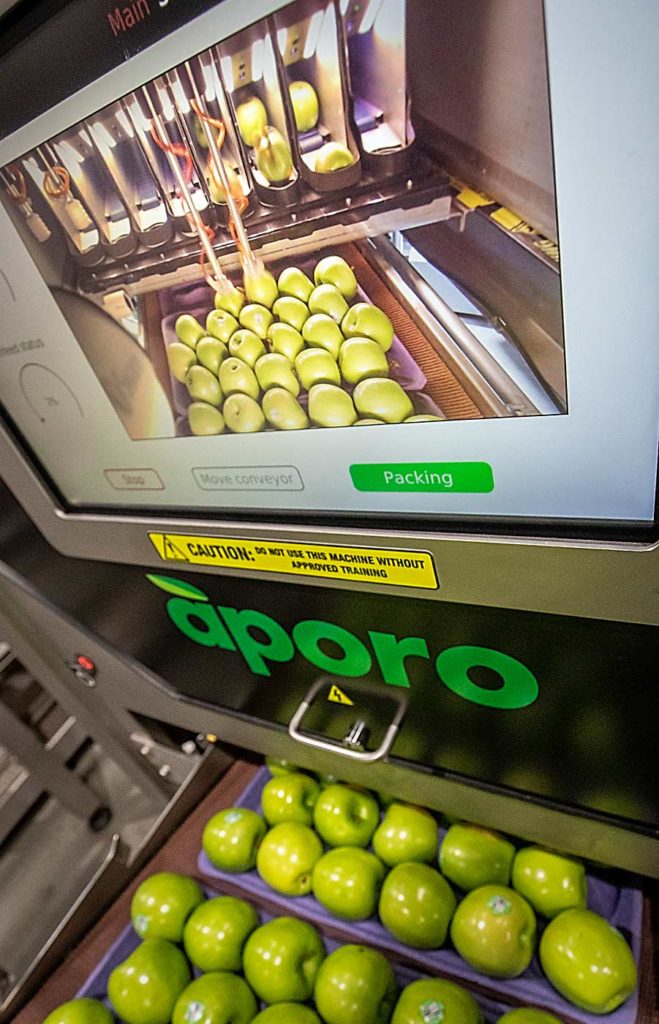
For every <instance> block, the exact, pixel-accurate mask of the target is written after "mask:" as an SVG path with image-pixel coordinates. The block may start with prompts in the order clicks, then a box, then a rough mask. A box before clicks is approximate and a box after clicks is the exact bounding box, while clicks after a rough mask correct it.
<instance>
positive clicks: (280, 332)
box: [268, 299, 304, 363]
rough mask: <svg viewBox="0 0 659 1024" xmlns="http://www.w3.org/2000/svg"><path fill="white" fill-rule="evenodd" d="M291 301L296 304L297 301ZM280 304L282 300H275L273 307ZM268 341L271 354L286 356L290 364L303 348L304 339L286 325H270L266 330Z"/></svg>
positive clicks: (289, 325) (293, 328) (295, 330)
mask: <svg viewBox="0 0 659 1024" xmlns="http://www.w3.org/2000/svg"><path fill="white" fill-rule="evenodd" d="M291 301H293V302H296V301H297V300H296V299H292V300H291ZM280 302H283V299H277V301H276V302H275V306H277V305H279V303H280ZM300 305H301V303H300ZM273 308H274V307H273ZM268 341H269V342H270V346H271V348H272V351H273V352H276V353H277V354H278V355H281V356H286V358H287V359H289V360H290V361H291V363H292V362H294V360H295V357H296V356H297V355H299V354H300V352H301V351H302V349H303V348H304V338H303V337H302V335H301V334H300V332H299V331H298V330H297V329H296V328H295V327H292V326H291V324H287V323H279V324H272V326H271V327H270V328H269V330H268Z"/></svg>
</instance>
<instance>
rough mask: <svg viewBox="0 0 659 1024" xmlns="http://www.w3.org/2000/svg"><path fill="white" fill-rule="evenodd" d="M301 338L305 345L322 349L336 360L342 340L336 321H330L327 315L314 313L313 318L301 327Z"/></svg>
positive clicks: (330, 318)
mask: <svg viewBox="0 0 659 1024" xmlns="http://www.w3.org/2000/svg"><path fill="white" fill-rule="evenodd" d="M302 337H303V338H304V340H305V341H306V343H307V345H312V346H313V347H314V348H324V349H325V350H326V351H327V352H329V353H330V354H331V355H332V356H334V358H335V359H338V356H339V349H340V348H341V345H342V344H343V341H344V338H343V335H342V334H341V328H340V327H339V325H338V324H337V322H336V320H332V317H331V316H328V315H327V313H314V314H313V316H310V317H309V319H308V320H307V321H306V323H305V324H304V325H303V327H302Z"/></svg>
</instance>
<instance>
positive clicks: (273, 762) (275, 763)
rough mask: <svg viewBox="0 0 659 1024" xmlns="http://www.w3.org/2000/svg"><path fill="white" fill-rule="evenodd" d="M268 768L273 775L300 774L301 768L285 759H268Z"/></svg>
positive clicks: (266, 760)
mask: <svg viewBox="0 0 659 1024" xmlns="http://www.w3.org/2000/svg"><path fill="white" fill-rule="evenodd" d="M265 764H266V768H267V769H268V771H269V772H270V774H271V775H287V774H288V773H289V772H299V771H300V767H299V765H297V764H293V762H292V761H289V760H288V759H287V758H285V757H266V759H265Z"/></svg>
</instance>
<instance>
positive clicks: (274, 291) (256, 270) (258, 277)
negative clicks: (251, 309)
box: [240, 266, 279, 337]
mask: <svg viewBox="0 0 659 1024" xmlns="http://www.w3.org/2000/svg"><path fill="white" fill-rule="evenodd" d="M243 284H244V286H245V295H246V296H247V299H248V301H249V302H253V303H256V304H257V305H259V306H266V307H267V308H268V309H271V308H272V305H273V303H274V302H275V301H276V300H277V299H278V298H279V288H278V287H277V282H276V281H275V279H274V276H273V275H272V274H271V273H270V271H269V270H266V269H265V267H263V266H257V267H249V268H248V269H247V270H246V271H245V273H244V274H243ZM241 312H242V310H241ZM240 322H241V323H242V320H241V321H240ZM270 323H272V321H270ZM243 327H249V324H243ZM264 337H265V335H264Z"/></svg>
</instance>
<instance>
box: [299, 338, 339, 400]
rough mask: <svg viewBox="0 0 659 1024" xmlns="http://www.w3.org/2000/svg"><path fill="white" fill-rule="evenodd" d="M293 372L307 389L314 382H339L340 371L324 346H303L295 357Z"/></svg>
mask: <svg viewBox="0 0 659 1024" xmlns="http://www.w3.org/2000/svg"><path fill="white" fill-rule="evenodd" d="M295 372H296V373H297V375H298V377H299V378H300V383H301V384H302V387H303V388H306V389H307V391H309V390H310V389H311V388H312V387H313V386H314V384H335V385H337V387H338V385H339V384H340V383H341V371H340V370H339V366H338V363H337V361H336V359H335V358H334V356H332V355H330V353H329V352H326V351H325V349H324V348H305V349H303V350H302V352H300V353H299V354H298V355H297V356H296V357H295Z"/></svg>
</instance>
